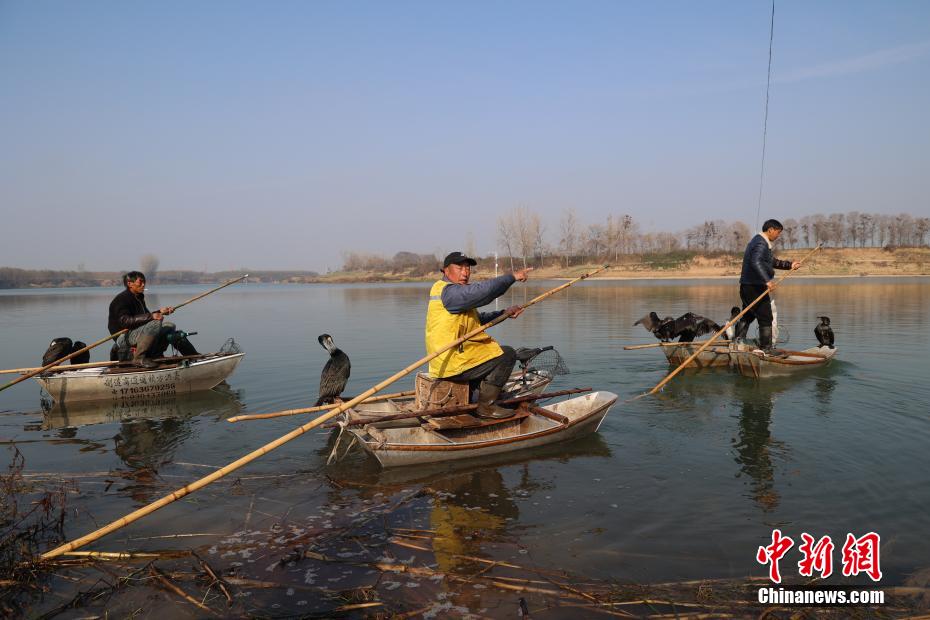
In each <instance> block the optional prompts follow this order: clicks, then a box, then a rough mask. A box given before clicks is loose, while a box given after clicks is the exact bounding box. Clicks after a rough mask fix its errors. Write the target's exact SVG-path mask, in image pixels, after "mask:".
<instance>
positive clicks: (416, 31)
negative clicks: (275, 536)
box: [0, 0, 930, 272]
mask: <svg viewBox="0 0 930 620" xmlns="http://www.w3.org/2000/svg"><path fill="white" fill-rule="evenodd" d="M771 11H772V3H771V2H770V1H755V0H750V1H745V0H732V1H725V0H720V1H714V2H692V1H657V2H646V1H643V2H633V1H619V0H616V1H614V0H612V1H605V2H599V1H594V0H590V1H583V2H567V1H563V2H547V1H544V0H535V1H532V2H531V1H526V2H490V1H488V2H485V1H473V2H458V3H455V2H428V1H424V2H414V1H404V0H397V1H392V2H364V1H356V0H349V1H333V2H325V1H296V2H288V1H284V0H277V1H275V2H258V1H254V2H236V1H229V0H225V1H209V0H203V1H199V2H186V1H178V2H173V1H159V2H123V1H116V0H113V1H107V2H104V1H92V0H84V1H80V2H61V1H55V2H49V1H45V0H22V1H20V0H0V222H2V224H0V226H2V242H0V266H11V267H22V268H50V269H75V268H77V267H78V266H83V267H84V268H86V269H88V270H114V271H115V270H124V269H130V268H137V267H138V266H139V258H140V257H141V256H143V255H144V254H155V255H157V256H158V257H159V258H160V261H161V269H196V270H207V271H218V270H225V269H240V268H251V269H309V270H316V271H322V272H325V271H327V270H330V269H337V268H338V267H339V266H340V265H341V262H342V256H343V253H344V252H345V251H357V252H370V253H376V254H383V255H387V256H390V255H393V254H394V253H395V252H397V251H401V250H406V251H413V252H434V253H435V254H436V255H437V256H442V255H444V254H445V253H447V252H449V251H453V250H457V249H463V248H464V247H465V244H466V243H467V240H468V239H470V238H471V239H474V246H475V249H476V250H477V251H478V253H480V254H488V253H490V252H493V251H494V250H495V249H497V245H498V244H497V232H496V231H497V220H498V217H499V216H500V215H501V214H504V213H506V212H508V211H510V210H512V209H515V208H517V207H525V208H528V209H530V210H532V211H535V212H537V213H539V214H540V215H541V216H542V218H543V222H544V224H545V225H546V227H547V236H548V238H549V239H550V240H552V241H555V240H556V239H557V233H558V227H559V226H558V224H559V219H560V217H561V216H562V214H563V213H564V211H565V209H568V208H572V209H574V210H575V211H576V213H577V215H578V217H579V219H580V220H581V222H582V224H584V225H587V224H592V223H597V222H604V221H605V220H606V218H607V216H608V215H609V214H613V215H620V214H625V213H629V214H631V215H633V217H634V218H635V220H636V221H638V222H639V223H640V225H641V227H642V229H643V230H644V231H649V230H655V231H659V230H664V231H669V232H674V231H679V230H683V229H685V228H687V227H689V226H692V225H695V224H699V223H701V222H703V221H704V220H707V219H725V220H728V221H730V220H737V219H740V220H743V221H744V222H746V223H748V224H749V225H750V226H753V225H754V223H755V220H756V211H757V207H758V206H759V180H760V169H761V156H762V138H763V110H764V104H765V92H766V73H767V67H768V57H769V56H768V55H769V27H770V20H771ZM774 24H775V25H774V49H773V58H772V83H771V89H770V94H769V115H768V126H767V137H766V154H765V174H764V180H763V185H762V201H761V212H762V215H761V217H762V219H766V218H768V217H777V218H779V219H787V218H790V217H801V216H804V215H811V214H814V213H831V212H845V211H851V210H858V211H868V212H877V213H898V212H906V213H911V214H912V215H917V216H927V215H930V154H928V153H930V122H928V118H927V115H928V110H930V2H925V1H923V0H914V1H898V0H890V1H887V2H874V1H868V2H857V1H837V2H828V1H825V0H824V1H819V2H809V1H800V0H798V1H794V0H792V1H783V0H776V2H775V22H774Z"/></svg>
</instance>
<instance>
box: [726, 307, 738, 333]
mask: <svg viewBox="0 0 930 620" xmlns="http://www.w3.org/2000/svg"><path fill="white" fill-rule="evenodd" d="M740 310H741V308H740V307H739V306H733V307H732V308H730V321H732V320H733V319H735V318H736V315H737V314H739V313H740ZM727 322H728V323H729V321H727ZM738 328H739V321H737V322H736V323H733V325H730V326H729V327H728V328H727V340H736V330H737V329H738Z"/></svg>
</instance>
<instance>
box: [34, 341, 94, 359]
mask: <svg viewBox="0 0 930 620" xmlns="http://www.w3.org/2000/svg"><path fill="white" fill-rule="evenodd" d="M86 346H87V345H86V344H84V343H83V342H81V341H80V340H75V341H74V342H71V339H70V338H64V337H62V338H55V339H54V340H52V342H51V344H49V345H48V349H46V351H45V354H44V355H43V356H42V365H43V366H48V365H49V364H51V363H52V362H54V361H55V360H59V359H61V358H63V357H64V356H66V355H70V354H72V353H74V352H75V351H80V350H81V349H83V348H84V347H86ZM70 361H71V363H72V364H86V363H87V362H89V361H90V351H84V352H83V353H81V354H80V355H77V356H75V357H72V358H71V360H70Z"/></svg>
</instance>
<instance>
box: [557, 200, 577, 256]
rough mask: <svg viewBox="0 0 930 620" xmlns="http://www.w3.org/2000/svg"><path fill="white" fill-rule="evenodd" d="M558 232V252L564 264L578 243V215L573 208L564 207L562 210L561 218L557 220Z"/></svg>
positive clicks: (573, 253) (572, 254)
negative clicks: (559, 236)
mask: <svg viewBox="0 0 930 620" xmlns="http://www.w3.org/2000/svg"><path fill="white" fill-rule="evenodd" d="M559 233H560V235H561V238H560V239H559V252H561V254H562V262H563V264H564V265H569V264H571V260H572V257H573V256H574V255H575V248H576V246H577V245H578V216H577V215H576V214H575V210H574V209H565V211H563V212H562V219H561V220H559Z"/></svg>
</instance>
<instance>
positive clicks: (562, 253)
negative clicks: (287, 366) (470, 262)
mask: <svg viewBox="0 0 930 620" xmlns="http://www.w3.org/2000/svg"><path fill="white" fill-rule="evenodd" d="M781 222H782V224H783V225H784V227H785V229H784V231H783V233H782V236H781V238H780V239H779V240H778V243H779V244H780V246H781V247H783V248H787V249H799V248H809V247H814V246H816V245H817V244H818V243H823V244H824V246H825V247H833V248H866V247H873V248H874V247H879V248H889V249H891V248H896V247H919V246H926V245H927V242H928V237H930V217H914V216H912V215H909V214H907V213H901V214H898V215H889V214H881V213H861V212H858V211H850V212H848V213H832V214H829V215H823V214H819V213H818V214H815V215H808V216H805V217H802V218H800V219H794V218H787V219H784V220H781ZM497 224H498V226H497V245H498V249H499V251H500V257H499V260H500V262H501V263H502V264H507V265H508V266H509V267H510V268H511V269H513V268H515V267H522V266H530V265H535V266H544V265H553V264H556V265H561V266H563V267H566V266H571V265H579V264H588V263H597V262H603V261H613V262H624V261H629V260H638V259H642V258H646V259H647V260H648V262H654V263H658V264H664V263H668V261H669V260H671V261H672V262H673V263H676V264H677V263H680V262H681V261H684V260H690V258H693V257H694V256H697V255H705V256H713V255H719V254H740V253H742V251H743V249H744V248H745V247H746V244H747V243H748V242H749V239H750V237H751V236H752V235H753V234H755V233H756V232H757V231H753V230H752V229H750V227H749V226H747V225H746V224H745V223H744V222H741V221H735V222H726V221H724V220H707V221H705V222H703V223H701V224H698V225H695V226H692V227H691V228H688V229H686V230H683V231H679V232H674V233H672V232H648V233H643V232H641V229H640V225H639V223H638V222H637V221H636V220H635V219H634V218H633V216H632V215H629V214H622V215H619V216H614V215H610V216H608V217H607V219H606V221H603V222H595V223H592V224H584V223H583V222H582V221H581V220H580V219H579V217H578V215H577V212H576V211H575V210H574V209H566V210H565V211H564V212H563V213H562V217H561V218H560V220H559V222H558V224H557V227H556V228H554V229H552V230H551V231H550V229H549V228H548V226H547V225H546V223H545V222H544V221H543V219H542V217H541V216H540V215H539V214H538V213H535V212H533V211H531V210H529V209H527V208H525V207H518V208H516V209H513V210H511V211H510V212H508V213H506V214H504V215H502V216H501V217H500V218H498V222H497ZM474 246H475V244H474V240H473V238H472V237H471V235H470V234H469V235H468V238H467V239H466V240H465V244H464V247H463V248H460V249H462V250H463V251H464V252H465V253H466V254H468V255H469V256H475V254H476V253H475V247H474ZM452 249H459V248H452ZM343 259H344V260H343V266H342V270H343V271H348V272H370V273H394V274H406V275H410V276H425V275H429V274H432V273H435V271H436V269H437V267H438V262H439V259H438V258H437V257H436V255H435V254H417V253H414V252H408V251H403V252H398V253H397V254H395V255H394V256H393V257H385V256H380V255H377V254H367V253H361V252H346V253H344V255H343Z"/></svg>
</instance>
